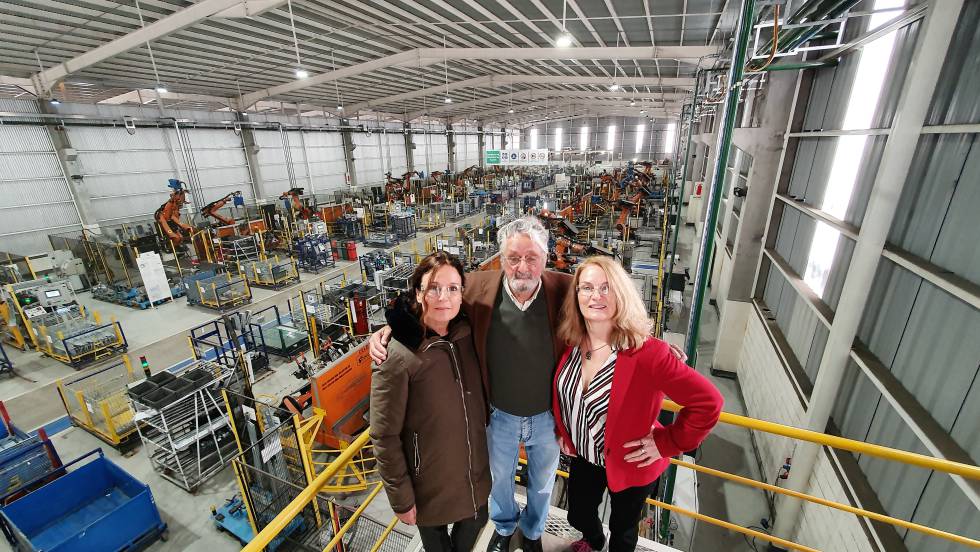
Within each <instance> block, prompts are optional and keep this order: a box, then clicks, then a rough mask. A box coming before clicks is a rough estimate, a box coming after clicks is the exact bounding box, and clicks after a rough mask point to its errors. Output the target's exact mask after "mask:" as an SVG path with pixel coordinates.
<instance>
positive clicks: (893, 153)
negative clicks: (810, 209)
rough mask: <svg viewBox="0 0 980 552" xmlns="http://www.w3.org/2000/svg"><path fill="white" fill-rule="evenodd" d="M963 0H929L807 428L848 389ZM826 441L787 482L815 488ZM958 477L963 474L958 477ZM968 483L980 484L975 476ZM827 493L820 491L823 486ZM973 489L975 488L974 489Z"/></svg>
mask: <svg viewBox="0 0 980 552" xmlns="http://www.w3.org/2000/svg"><path fill="white" fill-rule="evenodd" d="M962 7H963V0H937V1H936V2H932V3H930V4H929V7H928V8H927V9H928V11H927V12H926V16H925V19H924V20H923V22H922V24H921V26H920V28H919V36H918V40H917V42H916V44H915V52H914V53H913V55H912V61H911V63H910V64H909V71H908V75H907V76H906V78H905V82H904V83H903V85H902V93H901V97H900V98H899V100H898V105H897V107H896V109H895V120H894V122H893V124H892V129H891V133H890V134H889V136H888V141H887V142H886V144H885V150H884V152H883V153H882V156H881V163H880V164H879V166H878V172H877V174H876V175H875V181H874V187H873V188H872V193H871V200H870V202H869V203H868V208H867V211H866V213H865V215H864V220H863V222H862V224H861V233H860V234H859V236H858V239H857V243H856V245H855V247H854V254H853V255H852V257H851V263H850V266H848V268H847V276H846V277H845V279H844V287H843V289H842V291H841V298H840V301H839V304H840V305H841V308H839V309H837V312H836V313H835V315H834V321H833V324H832V325H831V327H830V335H829V336H828V337H827V345H826V347H825V348H824V353H823V357H822V358H821V361H820V368H819V371H818V372H817V377H816V381H814V384H813V392H812V393H811V394H810V405H809V408H808V409H807V416H806V423H805V425H804V426H803V427H804V428H805V429H809V430H812V431H820V432H823V431H826V429H827V422H828V421H829V420H830V413H831V411H832V410H833V408H834V404H835V403H836V402H837V397H838V395H839V394H840V388H841V383H842V382H843V379H844V374H845V370H846V368H847V362H848V359H849V358H850V353H851V346H852V345H853V343H854V337H855V336H856V335H857V330H858V326H859V324H860V322H861V318H862V316H863V314H864V310H865V307H866V306H867V302H868V297H870V295H871V294H870V291H871V286H872V284H873V282H874V278H875V274H876V273H877V270H878V264H879V263H880V262H881V254H882V251H883V250H884V246H885V240H886V239H887V237H888V233H889V231H890V230H891V226H892V222H893V220H894V217H895V211H896V210H897V208H898V201H899V198H901V196H902V189H903V188H904V186H905V182H906V180H907V179H908V174H909V167H910V166H911V164H912V158H913V157H914V155H915V150H916V147H917V146H918V143H919V139H920V137H921V133H922V126H923V125H924V124H925V121H926V114H927V112H928V110H929V105H930V104H931V102H932V96H933V94H934V93H935V90H936V83H937V82H938V80H939V73H940V71H941V70H942V67H943V64H942V63H938V62H937V60H943V59H946V53H947V52H948V50H949V43H950V40H951V38H952V36H953V33H954V31H955V30H956V23H957V20H958V19H959V15H960V10H961V8H962ZM820 449H821V447H820V446H819V445H815V444H812V443H808V442H802V441H800V442H797V444H796V450H795V451H794V452H793V456H792V458H793V469H792V471H791V472H790V476H789V480H788V481H787V483H786V487H787V488H789V489H792V490H795V491H802V492H807V491H808V487H809V484H810V480H811V476H812V475H813V470H814V467H815V466H816V462H817V458H818V455H819V454H820ZM954 481H957V483H958V484H961V483H962V482H963V479H962V478H959V479H958V480H957V479H954ZM966 485H967V487H966V488H967V489H971V490H972V488H971V487H970V486H969V483H967V484H966ZM818 494H819V493H818ZM968 496H969V495H968ZM802 509H803V505H802V502H801V501H800V500H799V499H791V498H788V497H782V499H781V500H780V501H779V502H778V504H777V507H776V525H775V527H774V529H773V534H774V535H776V536H779V537H783V538H792V537H793V536H794V535H795V534H796V533H797V531H798V530H799V528H800V518H801V514H802Z"/></svg>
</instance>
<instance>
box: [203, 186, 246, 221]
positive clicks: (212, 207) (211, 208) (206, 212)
mask: <svg viewBox="0 0 980 552" xmlns="http://www.w3.org/2000/svg"><path fill="white" fill-rule="evenodd" d="M241 195H242V193H241V192H240V191H234V192H232V193H230V194H228V195H226V196H225V197H223V198H221V199H218V200H215V201H212V202H211V203H208V204H207V205H205V206H204V208H203V209H201V216H203V217H210V218H213V219H214V220H216V221H218V222H219V223H221V224H223V225H225V226H230V225H232V224H235V219H230V218H228V217H226V216H223V215H221V214H220V213H218V211H219V210H220V209H221V208H222V207H224V206H225V204H227V203H228V202H229V201H231V199H232V198H235V197H241Z"/></svg>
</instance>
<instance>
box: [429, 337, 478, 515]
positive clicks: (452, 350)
mask: <svg viewBox="0 0 980 552" xmlns="http://www.w3.org/2000/svg"><path fill="white" fill-rule="evenodd" d="M436 343H445V344H447V345H449V357H450V360H452V363H453V371H454V372H455V374H454V375H455V376H456V383H457V384H459V398H460V401H461V402H462V403H463V422H464V423H465V424H466V458H467V470H466V479H467V481H468V482H469V484H470V499H471V500H472V501H473V519H476V518H477V516H478V515H479V508H478V507H477V505H476V487H475V486H474V485H473V445H472V444H471V443H470V416H469V411H468V410H467V408H466V390H465V389H463V374H462V372H460V370H459V361H458V360H457V359H456V347H455V346H454V345H453V343H452V342H451V341H446V340H439V341H434V342H432V344H430V345H429V347H432V345H435V344H436ZM429 347H426V350H428V349H429Z"/></svg>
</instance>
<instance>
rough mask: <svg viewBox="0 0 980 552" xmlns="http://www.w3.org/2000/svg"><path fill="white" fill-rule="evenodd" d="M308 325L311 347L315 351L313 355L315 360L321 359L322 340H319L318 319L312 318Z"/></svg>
mask: <svg viewBox="0 0 980 552" xmlns="http://www.w3.org/2000/svg"><path fill="white" fill-rule="evenodd" d="M307 324H309V326H310V347H312V349H313V355H314V357H315V358H320V340H319V339H318V338H317V332H316V318H315V317H313V316H310V317H309V319H308V320H307Z"/></svg>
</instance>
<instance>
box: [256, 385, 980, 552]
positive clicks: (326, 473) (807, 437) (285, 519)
mask: <svg viewBox="0 0 980 552" xmlns="http://www.w3.org/2000/svg"><path fill="white" fill-rule="evenodd" d="M664 409H665V410H670V411H673V412H677V411H679V410H680V409H681V406H680V405H678V404H677V403H674V402H672V401H669V400H665V401H664ZM719 421H720V422H721V423H725V424H729V425H735V426H739V427H743V428H746V429H750V430H756V431H763V432H765V433H770V434H773V435H780V436H783V437H788V438H791V439H796V440H800V441H809V442H811V443H816V444H819V445H824V446H829V447H833V448H836V449H840V450H846V451H850V452H854V453H857V454H867V455H870V456H876V457H878V458H883V459H886V460H890V461H893V462H898V463H901V464H907V465H912V466H918V467H922V468H926V469H929V470H934V471H940V472H943V473H947V474H950V475H958V476H961V477H965V478H969V479H976V480H980V467H978V466H974V465H970V464H964V463H961V462H954V461H951V460H945V459H941V458H935V457H932V456H927V455H923V454H917V453H914V452H908V451H904V450H898V449H892V448H888V447H884V446H881V445H875V444H872V443H865V442H862V441H855V440H853V439H846V438H844V437H837V436H834V435H827V434H824V433H818V432H815V431H809V430H805V429H799V428H796V427H792V426H787V425H783V424H778V423H775V422H769V421H766V420H758V419H755V418H749V417H747V416H740V415H737V414H731V413H728V412H723V413H722V414H721V418H720V420H719ZM368 440H369V436H368V432H367V431H365V432H364V433H362V434H361V435H360V436H359V437H358V438H357V439H355V440H354V442H352V443H351V444H350V446H349V447H347V448H346V449H345V450H344V451H343V452H342V453H341V454H340V456H338V457H337V459H336V460H334V461H333V462H332V463H330V465H328V466H327V467H326V469H324V470H323V471H322V472H320V474H319V475H317V477H316V479H315V480H314V481H313V483H312V484H311V485H310V486H309V487H307V488H306V489H304V490H303V491H302V492H301V493H300V494H299V496H297V497H296V498H295V499H294V500H293V501H292V502H291V503H290V504H289V505H288V506H287V507H286V508H285V509H284V510H283V511H282V512H280V513H279V515H278V516H276V518H275V519H274V520H272V522H271V523H270V524H269V525H268V526H267V527H266V528H265V529H263V530H262V532H260V533H259V534H258V535H256V536H255V538H254V539H253V540H252V542H250V543H249V544H248V545H247V546H246V547H245V548H243V549H242V550H243V551H259V550H262V549H263V547H265V546H266V545H267V544H268V543H269V542H270V541H271V540H272V539H273V538H275V537H276V535H278V534H279V532H280V531H282V530H283V528H285V527H286V526H287V525H288V524H289V522H290V521H291V520H292V519H293V518H294V517H295V516H296V515H297V514H298V513H299V512H301V511H302V510H303V508H305V507H306V505H307V504H309V503H310V502H311V501H312V500H313V499H314V498H315V497H316V494H317V493H318V492H319V491H320V490H321V489H322V488H323V487H325V486H326V484H327V483H328V481H330V480H331V479H332V478H333V477H334V476H335V475H336V474H337V473H338V472H339V471H340V470H341V469H343V468H344V467H345V466H346V465H347V464H348V463H350V462H351V461H352V460H353V458H354V457H355V455H357V454H358V453H359V452H360V451H361V449H362V448H363V447H364V446H365V445H366V444H367V443H368ZM670 461H671V463H673V464H675V465H677V466H680V467H684V468H688V469H692V470H696V471H698V472H701V473H704V474H707V475H712V476H716V477H721V478H723V479H726V480H728V481H732V482H735V483H739V484H743V485H748V486H751V487H755V488H758V489H763V490H765V491H770V492H773V493H778V494H782V495H785V496H790V497H794V498H798V499H800V500H805V501H808V502H812V503H814V504H819V505H821V506H826V507H829V508H834V509H837V510H840V511H844V512H848V513H851V514H854V515H857V516H862V517H867V518H869V519H872V520H875V521H879V522H883V523H888V524H891V525H895V526H897V527H901V528H904V529H909V530H912V531H917V532H920V533H923V534H926V535H930V536H933V537H937V538H941V539H945V540H948V541H951V542H956V543H959V544H964V545H967V546H971V547H974V548H980V540H976V539H972V538H969V537H965V536H962V535H957V534H954V533H949V532H947V531H942V530H940V529H935V528H933V527H928V526H925V525H921V524H918V523H913V522H909V521H905V520H902V519H898V518H894V517H891V516H887V515H884V514H880V513H877V512H872V511H870V510H865V509H862V508H856V507H854V506H851V505H849V504H842V503H839V502H834V501H832V500H827V499H824V498H820V497H817V496H813V495H809V494H806V493H801V492H797V491H793V490H790V489H784V488H782V487H779V486H776V485H769V484H767V483H760V482H758V481H755V480H753V479H749V478H746V477H741V476H738V475H734V474H730V473H727V472H723V471H721V470H715V469H712V468H706V467H704V466H698V465H695V464H692V463H689V462H685V461H683V460H678V459H676V458H671V460H670ZM557 475H558V476H559V477H568V473H567V472H564V471H561V470H559V471H558V472H557ZM379 490H380V486H379V487H376V488H375V489H373V490H372V492H371V494H370V496H369V499H373V498H374V496H376V495H377V493H378V491H379ZM647 503H648V504H650V505H652V506H656V507H659V508H663V509H665V510H669V511H671V512H675V513H677V514H679V515H683V516H687V517H691V518H695V519H697V520H699V521H703V522H705V523H710V524H712V525H717V526H719V527H723V528H725V529H728V530H731V531H735V532H738V533H741V534H743V535H746V536H749V537H755V538H758V539H760V540H764V541H768V542H771V543H773V544H775V545H778V546H781V547H783V548H787V549H790V550H799V551H802V552H818V551H817V550H816V549H814V548H812V547H809V546H806V545H803V544H799V543H795V542H792V541H789V540H786V539H783V538H780V537H776V536H773V535H770V534H768V533H764V532H762V531H756V530H754V529H749V528H747V527H742V526H740V525H737V524H735V523H731V522H728V521H724V520H721V519H717V518H713V517H710V516H706V515H704V514H701V513H698V512H694V511H691V510H687V509H685V508H681V507H679V506H675V505H672V504H666V503H663V502H660V501H658V500H654V499H652V498H648V499H647ZM364 507H366V504H365V505H362V508H359V509H358V511H363V508H364ZM355 513H357V512H355ZM394 522H395V520H393V521H392V524H391V525H390V526H389V530H387V531H386V533H385V534H383V535H382V538H381V539H380V540H379V541H378V543H377V544H376V547H375V549H373V550H376V549H377V547H378V546H380V544H381V543H382V542H383V541H384V538H386V536H387V534H388V533H390V528H391V527H394ZM350 524H351V522H348V525H350ZM339 537H342V535H339ZM339 537H338V538H335V539H334V540H335V541H339ZM332 544H336V543H335V542H332ZM330 549H332V546H331V547H328V548H327V549H326V550H330Z"/></svg>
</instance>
